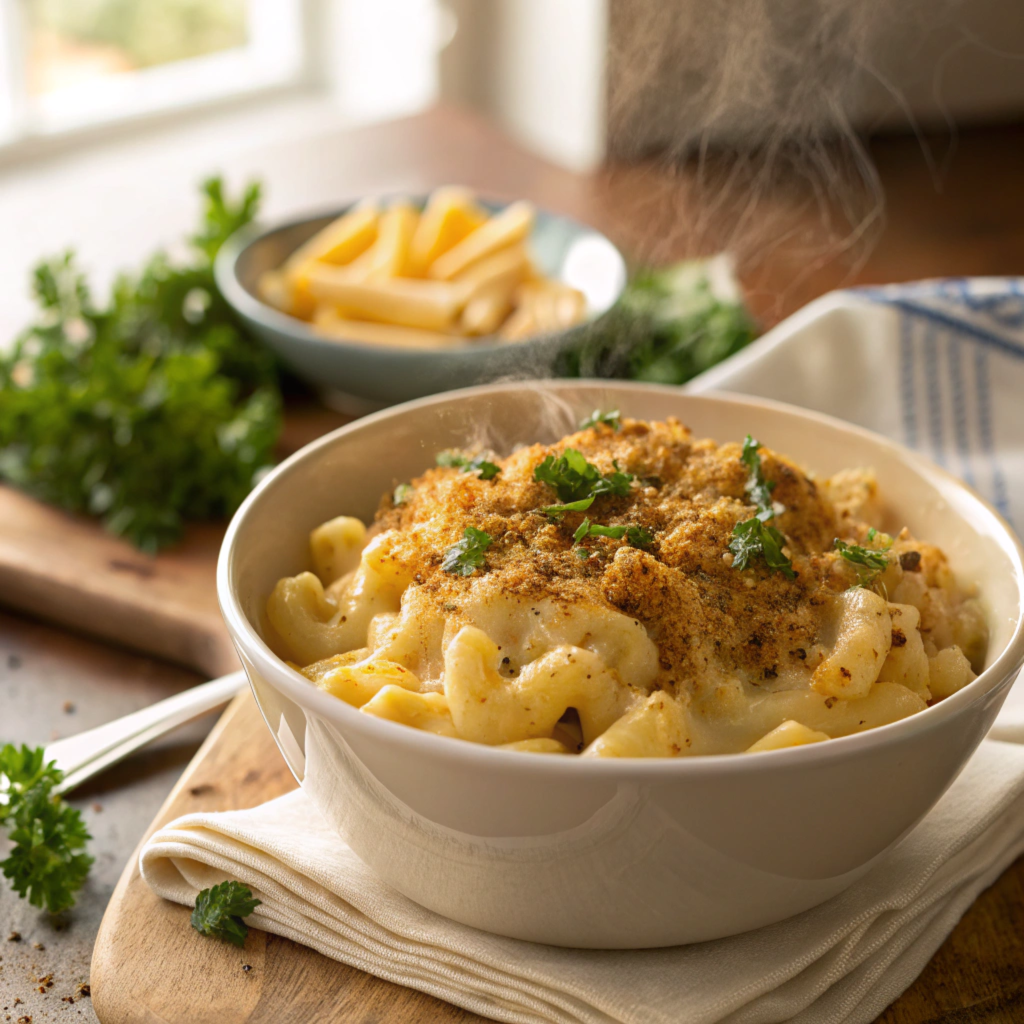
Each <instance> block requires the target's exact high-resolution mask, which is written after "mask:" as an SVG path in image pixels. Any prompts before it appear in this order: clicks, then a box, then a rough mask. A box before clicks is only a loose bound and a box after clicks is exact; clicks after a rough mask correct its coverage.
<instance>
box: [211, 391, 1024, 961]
mask: <svg viewBox="0 0 1024 1024" xmlns="http://www.w3.org/2000/svg"><path fill="white" fill-rule="evenodd" d="M595 408H602V409H611V408H618V409H620V410H621V411H622V413H623V414H624V415H627V416H638V417H645V418H651V419H661V418H664V417H666V416H671V415H674V416H678V417H679V418H680V419H681V420H682V421H683V422H684V423H686V424H687V425H688V426H690V427H691V428H692V429H693V431H694V432H695V434H696V435H697V436H698V437H712V438H715V439H717V440H719V441H726V440H738V439H740V438H742V437H743V436H744V435H745V434H746V433H748V432H750V433H753V434H755V435H756V436H757V437H758V438H759V439H760V440H761V441H763V442H764V443H765V444H767V445H769V446H770V447H772V448H775V449H777V450H779V451H782V452H785V453H786V454H788V455H790V456H792V457H793V458H794V459H796V460H797V461H798V462H800V463H802V464H804V465H806V466H808V467H810V468H812V469H814V470H815V471H817V472H818V473H819V474H822V475H828V474H832V473H834V472H836V471H837V470H840V469H843V468H849V467H857V466H871V467H874V469H875V471H876V473H877V475H878V481H879V485H880V490H881V494H882V496H883V499H884V501H885V503H886V505H887V507H888V509H889V511H890V513H891V520H892V521H891V522H889V523H883V524H881V525H883V527H884V526H889V527H890V528H898V526H900V525H903V524H904V523H905V524H906V525H908V526H909V527H910V529H911V530H912V531H913V532H914V533H915V534H917V535H918V536H919V537H922V538H926V539H927V540H929V541H931V542H933V543H935V544H938V545H939V546H941V547H942V548H943V549H944V550H945V551H946V553H947V555H948V556H949V560H950V563H951V565H952V567H953V569H954V571H955V572H956V573H957V575H958V577H959V578H960V579H961V580H962V581H964V582H976V583H977V584H978V586H979V587H980V591H981V594H982V595H983V599H984V602H985V605H986V608H987V616H988V625H989V630H990V642H989V649H988V655H987V659H986V667H985V670H984V671H983V672H982V673H981V674H980V675H979V676H978V678H977V679H975V680H974V681H973V682H972V683H970V684H969V685H968V686H966V687H964V688H963V689H962V690H960V691H959V692H958V693H956V694H954V695H953V696H951V697H949V698H947V699H946V700H944V701H942V702H941V703H938V704H936V705H935V706H934V707H931V708H928V709H927V710H926V711H923V712H921V713H920V714H917V715H913V716H911V717H910V718H906V719H904V720H902V721H899V722H895V723H893V724H891V725H886V726H883V727H882V728H879V729H874V730H871V731H869V732H864V733H860V734H857V735H853V736H847V737H844V738H842V739H834V740H830V741H828V742H826V743H816V744H812V745H809V746H805V747H798V748H792V749H788V750H779V751H773V752H769V753H762V754H734V755H720V756H714V757H684V758H665V759H609V760H599V759H591V758H578V757H555V756H543V755H531V754H523V753H517V752H513V751H506V750H498V749H492V748H490V747H486V746H481V745H478V744H474V743H468V742H462V741H459V740H452V739H447V738H444V737H440V736H435V735H432V734H429V733H425V732H421V731H418V730H415V729H411V728H408V727H405V726H402V725H399V724H396V723H393V722H388V721H384V720H382V719H379V718H374V717H371V716H370V715H364V714H363V713H362V712H360V711H358V710H357V709H355V708H353V707H350V706H349V705H347V704H344V703H342V702H341V701H339V700H337V699H336V698H334V697H331V696H329V695H328V694H326V693H323V692H322V691H320V690H318V689H317V688H316V687H314V686H313V685H312V684H311V683H309V682H308V681H307V680H306V679H305V678H304V677H303V676H301V675H300V674H299V673H298V672H296V671H295V670H293V669H291V668H289V667H288V666H287V665H286V664H285V663H284V662H283V661H281V659H279V658H278V657H276V656H275V655H274V654H273V653H272V652H271V650H270V648H269V647H268V646H267V645H266V644H265V643H264V641H263V639H262V637H261V630H262V629H263V621H264V618H263V617H264V607H265V604H266V599H267V596H268V594H269V593H270V591H271V589H272V588H273V586H274V584H275V582H276V581H277V579H278V578H279V577H281V576H284V575H292V574H294V573H297V572H299V571H301V570H304V569H308V568H310V561H309V543H308V536H309V531H310V530H311V529H312V528H313V527H315V526H316V525H318V524H319V523H320V522H322V521H324V520H326V519H329V518H331V517H332V516H336V515H339V514H342V513H344V514H349V515H355V516H360V517H362V518H363V519H366V520H369V519H370V518H372V516H373V513H374V511H375V509H376V508H377V503H378V500H379V496H380V494H381V493H383V492H384V491H387V490H388V489H390V488H391V487H392V486H393V485H394V484H395V482H396V481H400V480H407V479H409V478H410V477H412V476H415V475H416V474H418V473H419V472H421V471H422V470H423V469H424V468H425V467H427V466H429V465H431V464H432V462H433V456H434V454H435V453H436V452H437V451H438V450H439V449H442V448H449V447H458V446H460V445H462V444H465V443H467V442H471V441H475V442H477V443H479V442H480V441H481V439H483V440H485V441H486V442H487V443H489V444H490V445H491V446H492V447H493V448H494V449H495V450H497V451H499V452H508V451H510V450H511V449H512V447H513V445H515V444H516V443H519V442H527V443H529V442H533V441H547V442H550V441H553V440H556V439H557V438H559V437H560V436H562V435H563V434H564V433H565V432H567V431H569V430H571V429H573V427H574V425H575V424H576V423H577V422H578V421H579V419H580V418H581V417H582V416H584V415H586V414H587V413H589V412H590V411H591V410H593V409H595ZM482 430H483V431H485V432H486V436H483V435H482ZM1022 554H1024V553H1022V551H1021V548H1020V545H1019V543H1018V542H1017V540H1016V539H1015V538H1014V536H1013V534H1012V532H1011V531H1010V529H1009V527H1008V526H1007V524H1006V523H1005V522H1004V521H1003V520H1002V519H1001V518H1000V517H999V515H998V514H997V513H996V512H995V511H993V510H992V509H991V508H990V507H989V506H988V505H986V504H985V503H984V502H983V501H982V500H981V499H980V498H978V497H977V496H976V495H975V494H974V493H973V492H971V491H970V490H968V489H967V488H966V487H965V486H964V485H963V484H962V483H961V482H960V481H959V480H957V479H955V478H954V477H952V476H950V475H949V474H948V473H946V472H944V471H943V470H940V469H938V468H937V467H935V466H933V465H931V464H930V463H927V462H925V461H924V460H922V459H921V458H919V457H918V456H916V455H913V454H912V453H910V452H908V451H906V450H905V449H903V448H900V447H899V446H897V445H894V444H892V443H891V442H889V441H886V440H885V439H883V438H880V437H877V436H875V435H873V434H870V433H868V432H867V431H864V430H861V429H859V428H856V427H851V426H849V425H848V424H844V423H841V422H839V421H838V420H833V419H830V418H828V417H826V416H822V415H820V414H816V413H808V412H805V411H802V410H798V409H795V408H792V407H789V406H785V405H781V404H778V403H773V402H768V401H765V400H758V399H750V398H740V397H731V396H722V395H718V396H710V395H707V396H694V395H687V394H684V393H682V392H680V391H679V390H677V389H674V388H665V387H657V386H653V385H642V384H625V383H598V382H578V383H568V382H548V383H544V384H537V385H535V386H530V387H526V386H523V385H507V384H502V385H492V386H488V387H481V388H474V389H470V390H466V391H461V392H458V393H454V394H448V395H445V396H443V397H436V398H430V399H424V400H421V401H417V402H412V403H409V404H407V405H405V406H402V407H401V408H397V409H393V410H388V411H385V412H381V413H377V414H376V415H373V416H369V417H367V418H366V419H363V420H359V421H357V422H355V423H353V424H351V425H350V426H347V427H343V428H342V429H341V430H338V431H335V432H334V433H332V434H329V435H327V436H326V437H324V438H322V439H320V440H318V441H316V442H314V443H313V444H311V445H309V446H308V447H306V448H304V449H303V450H302V451H300V452H299V453H298V454H296V455H294V456H292V458H290V459H289V460H288V461H287V462H285V463H283V464H282V465H281V466H279V467H278V468H277V469H276V470H274V472H272V473H271V474H270V475H269V476H268V477H267V478H266V479H265V480H264V481H263V482H262V483H261V484H260V486H259V487H257V488H256V490H255V491H254V492H253V493H252V494H251V495H250V497H249V498H248V499H247V500H246V502H245V503H244V504H243V505H242V507H241V509H240V510H239V511H238V513H237V514H236V516H235V518H234V520H233V521H232V523H231V526H230V528H229V529H228V533H227V537H226V538H225V541H224V546H223V549H222V550H221V556H220V563H219V566H218V574H217V586H218V592H219V595H220V603H221V608H222V610H223V613H224V617H225V619H226V621H227V625H228V629H229V631H230V633H231V636H232V639H233V640H234V643H235V645H236V647H237V649H238V653H239V656H240V657H241V659H242V663H243V664H244V666H245V669H246V672H247V673H248V675H249V679H250V681H251V683H252V687H253V691H254V693H255V695H256V699H257V700H258V701H259V704H260V707H261V709H262V711H263V715H264V717H265V718H266V721H267V724H268V725H269V727H270V729H271V731H272V732H273V734H274V736H275V738H276V739H277V743H278V745H279V747H280V749H281V751H282V753H283V754H284V756H285V758H286V759H287V761H288V763H289V765H290V766H291V769H292V771H293V772H294V773H295V775H296V777H297V778H298V779H299V781H300V782H301V784H302V786H303V789H304V790H305V791H306V792H307V793H308V794H309V797H310V799H311V800H312V801H313V803H314V804H315V805H316V806H317V808H318V809H319V810H320V811H321V813H322V814H323V815H324V817H325V819H326V820H327V821H329V822H331V823H332V824H333V825H334V827H335V828H336V829H337V830H338V832H339V834H340V835H341V836H342V837H343V838H344V840H345V842H347V843H348V844H349V845H350V846H351V848H352V849H353V850H354V851H355V852H356V853H357V854H358V855H359V856H360V857H361V858H362V859H363V860H364V861H365V862H366V863H367V864H368V865H369V866H370V867H371V868H373V870H374V871H376V872H377V873H378V874H379V875H380V877H381V878H383V879H384V880H385V881H387V882H388V883H389V884H390V885H392V886H394V887H395V888H396V889H398V890H399V891H400V892H402V893H404V894H405V895H406V896H408V897H410V898H411V899H413V900H415V901H416V902H417V903H420V904H422V905H423V906H425V907H429V908H430V909H431V910H434V911H437V912H438V913H440V914H443V915H445V916H447V917H450V918H453V919H455V920H457V921H461V922H463V923H465V924H468V925H472V926H474V927H477V928H482V929H485V930H487V931H491V932H497V933H499V934H501V935H508V936H513V937H516V938H521V939H530V940H534V941H537V942H546V943H553V944H556V945H565V946H585V947H596V948H616V947H619V948H638V947H646V946H665V945H674V944H678V943H686V942H696V941H700V940H704V939H714V938H718V937H722V936H726V935H732V934H735V933H737V932H742V931H746V930H748V929H751V928H757V927H760V926H762V925H765V924H769V923H771V922H773V921H778V920H781V919H783V918H786V917H789V916H790V915H793V914H796V913H799V912H800V911H803V910H806V909H808V908H809V907H813V906H815V905H817V904H819V903H821V902H823V901H824V900H827V899H829V898H830V897H831V896H834V895H835V894H836V893H838V892H841V891H842V890H843V889H845V888H846V887H847V886H849V885H850V884H851V883H852V882H854V881H856V880H857V879H858V878H860V877H861V876H862V875H863V874H864V873H865V872H866V871H868V870H869V869H870V868H871V866H872V865H873V864H875V863H876V861H877V860H878V859H879V858H880V857H882V856H884V855H885V853H886V851H888V850H889V849H891V848H892V846H894V845H895V844H896V843H898V842H899V841H900V839H902V838H903V837H904V836H905V835H906V834H907V833H908V832H909V831H910V830H911V829H912V828H913V827H914V825H915V824H917V822H918V821H920V819H921V818H922V817H923V816H924V815H925V814H927V812H928V811H929V810H930V809H931V807H932V806H933V805H934V804H935V802H936V800H938V798H939V797H940V796H941V795H942V793H943V792H944V791H945V789H946V788H947V787H948V786H949V784H950V783H951V782H952V781H953V779H954V778H956V776H957V774H958V773H959V772H960V770H961V768H963V766H964V764H965V763H966V762H967V759H968V758H969V757H970V756H971V754H972V753H973V751H974V750H975V748H976V747H977V746H978V744H979V743H980V742H981V740H982V738H983V737H984V736H985V734H986V732H987V731H988V729H989V727H990V726H991V724H992V722H993V719H994V718H995V716H996V713H997V712H998V711H999V708H1000V705H1001V704H1002V703H1003V699H1004V697H1005V696H1006V693H1007V691H1008V690H1009V688H1010V685H1011V683H1012V681H1013V679H1014V677H1015V675H1016V673H1017V670H1018V669H1019V667H1020V665H1021V663H1022V661H1024V628H1022V613H1021V600H1022V594H1024V565H1022Z"/></svg>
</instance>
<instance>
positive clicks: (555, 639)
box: [266, 420, 987, 757]
mask: <svg viewBox="0 0 1024 1024" xmlns="http://www.w3.org/2000/svg"><path fill="white" fill-rule="evenodd" d="M568 440H569V439H567V441H568ZM571 444H572V445H580V448H581V449H583V448H585V447H586V445H590V448H589V449H587V452H586V453H584V452H583V451H582V450H577V451H576V452H575V454H574V456H573V459H572V460H570V459H568V450H569V449H568V448H561V447H556V448H555V450H551V449H550V448H545V447H544V446H534V447H533V448H523V449H521V450H519V451H517V452H516V453H514V454H513V455H511V456H509V457H508V458H507V459H504V460H502V459H501V458H500V456H497V455H492V454H491V453H488V455H487V456H486V457H485V456H480V458H477V457H475V456H473V455H472V453H465V458H464V459H462V458H461V456H460V457H459V458H456V457H455V456H456V455H457V454H458V453H453V457H452V458H451V459H448V460H444V461H445V467H444V468H442V469H438V470H430V471H428V472H427V473H426V474H424V476H423V477H420V478H418V479H415V480H413V481H412V482H411V484H409V485H408V487H407V488H406V489H405V490H404V491H403V492H402V496H401V499H400V500H399V499H398V498H397V497H396V499H395V500H392V501H385V502H384V503H383V504H382V508H381V513H380V515H379V518H378V526H379V527H386V528H383V529H381V532H379V533H378V534H377V535H376V536H374V537H372V539H370V540H369V542H367V536H368V531H367V529H366V527H365V526H364V524H363V523H362V522H361V521H360V520H358V519H354V518H352V517H350V516H338V517H335V518H334V519H331V520H329V521H327V522H325V523H323V524H321V525H320V526H318V527H317V528H316V529H315V530H313V531H312V533H311V534H310V538H309V545H310V546H309V557H310V564H311V565H312V567H313V569H314V570H315V571H314V572H302V573H299V574H298V575H296V576H293V577H287V578H284V579H281V580H279V581H278V583H277V586H276V587H275V588H274V590H273V593H272V594H271V595H270V597H269V599H268V602H267V609H266V612H267V620H268V621H269V623H270V625H271V626H272V627H273V630H274V633H275V634H276V635H274V636H271V637H270V639H271V640H272V642H273V643H274V644H275V645H276V646H277V647H278V648H279V649H281V650H282V652H283V653H287V655H288V656H289V657H291V658H292V659H293V660H294V661H295V662H297V663H298V664H299V665H302V666H305V667H304V668H301V669H300V671H302V672H303V674H304V675H305V676H306V677H307V678H308V679H309V680H310V681H311V682H312V683H314V684H315V685H316V686H318V687H319V688H321V689H322V690H323V691H324V692H326V693H329V694H331V695H333V696H335V697H337V698H338V699H339V700H342V701H344V702H346V703H348V704H350V705H352V706H353V707H355V708H358V709H360V710H361V712H362V713H365V714H368V715H373V716H375V717H378V718H383V719H387V720H388V721H393V722H398V723H401V724H404V725H407V726H410V727H412V728H417V729H421V730H424V731H427V732H431V733H434V734H436V735H440V736H445V737H455V738H460V739H464V740H470V741H473V742H477V743H484V744H488V745H491V746H495V747H501V748H504V749H508V750H516V751H521V752H532V753H558V754H569V753H577V752H581V753H582V755H583V756H586V757H676V756H689V755H703V754H718V753H741V752H744V751H749V752H752V753H758V752H761V751H766V750H778V749H783V748H786V747H793V746H800V745H804V744H808V743H819V742H823V741H825V740H827V739H831V738H836V737H841V736H848V735H850V734H853V733H857V732H861V731H864V730H867V729H873V728H876V727H878V726H882V725H886V724H888V723H891V722H895V721H898V720H900V719H903V718H906V717H908V716H910V715H913V714H916V713H919V712H921V711H923V710H925V709H926V707H927V706H928V704H929V703H934V702H935V701H937V700H943V699H945V698H946V697H949V696H951V695H952V694H954V693H955V692H956V691H957V690H959V689H961V688H962V687H963V686H966V685H967V684H968V683H969V682H970V681H971V680H972V679H973V678H974V677H975V672H978V671H981V670H982V667H983V665H984V656H985V649H986V644H987V625H986V618H985V613H984V610H983V608H982V606H981V604H980V602H979V601H978V600H977V599H976V598H975V597H973V596H971V592H970V591H964V590H961V589H960V588H958V587H957V585H956V581H955V579H954V576H953V573H952V571H951V569H950V567H949V565H948V563H947V561H946V558H945V556H944V555H943V553H942V551H940V550H939V549H938V548H936V547H934V546H933V545H929V544H926V543H923V542H919V541H917V540H915V539H914V538H912V537H911V536H910V534H909V532H908V531H906V530H904V531H903V532H901V533H900V534H899V535H898V536H895V537H888V536H886V535H885V534H881V535H879V533H878V531H877V530H873V529H870V526H869V523H868V522H865V521H864V519H865V518H867V519H873V518H875V517H877V516H880V515H881V506H880V504H879V493H878V486H877V483H876V481H875V479H874V476H873V475H872V473H871V472H870V471H865V470H850V471H848V472H843V473H839V474H836V475H835V476H833V477H832V478H830V479H829V480H824V481H820V482H819V483H818V484H815V482H814V481H813V480H811V479H810V478H809V477H808V476H807V474H806V473H805V472H804V471H802V470H800V469H799V467H798V466H796V465H795V464H794V463H792V462H790V461H789V460H786V459H785V457H784V456H781V455H778V454H777V453H770V452H767V450H763V451H764V456H763V458H764V460H765V461H764V462H763V463H762V468H761V470H755V471H754V472H753V474H752V473H751V468H750V454H751V453H750V448H749V442H748V444H747V445H745V446H744V447H742V448H741V446H739V445H737V444H733V445H722V446H716V445H715V444H714V442H711V441H694V440H693V439H692V438H691V437H690V435H689V433H688V432H687V431H686V430H685V428H683V427H682V426H681V425H680V424H678V423H676V422H674V421H672V422H669V423H667V424H645V423H641V422H637V421H632V425H630V424H629V423H627V422H626V421H623V422H622V424H620V425H618V426H615V427H613V426H612V425H611V424H610V422H608V423H606V422H605V421H604V420H600V422H598V423H596V425H595V426H593V427H592V428H587V429H586V430H583V431H581V433H580V434H577V435H574V438H573V439H572V441H571ZM754 444H755V446H756V442H754ZM756 448H758V449H759V448H760V446H756ZM563 453H564V454H563ZM591 456H592V457H593V458H594V459H595V460H596V461H595V462H594V463H589V459H590V457H591ZM759 457H761V456H759ZM491 458H493V459H496V460H498V462H500V463H501V464H500V465H498V464H497V463H492V462H490V461H489V460H490V459H491ZM480 459H486V460H485V461H482V462H481V461H480ZM563 460H564V466H565V467H568V468H571V469H572V472H573V473H576V474H577V475H578V476H580V479H581V480H582V479H586V480H589V481H591V482H594V481H601V480H603V481H604V484H602V487H604V488H606V489H604V490H601V491H599V492H598V493H595V494H593V495H591V496H590V497H589V504H587V508H586V509H581V510H578V511H574V510H573V509H572V508H571V506H570V507H569V508H566V509H565V510H562V509H551V508H548V507H546V506H544V505H543V504H541V505H538V502H544V501H550V500H551V499H552V497H553V496H554V495H555V494H558V496H559V497H562V494H561V490H560V488H561V486H562V485H565V484H566V480H568V481H569V482H571V479H570V478H569V477H567V478H566V480H562V481H561V482H560V484H557V485H556V484H552V483H550V482H549V480H551V479H558V475H559V474H562V473H563V472H565V473H568V471H569V470H568V468H559V467H561V466H562V461H563ZM581 460H582V462H581ZM620 460H621V461H620ZM449 463H450V464H449ZM588 465H589V468H588ZM478 466H479V467H481V468H480V469H479V471H477V469H476V467H478ZM542 467H544V473H545V474H547V476H546V477H543V474H541V475H538V474H539V471H540V470H541V468H542ZM627 470H628V472H627ZM758 472H767V473H768V474H769V475H768V476H767V477H766V478H765V481H764V482H766V483H767V484H768V485H769V487H768V493H770V494H771V495H772V503H773V506H772V507H773V513H774V516H775V518H773V520H772V522H773V524H774V527H775V528H777V529H778V530H779V531H781V532H782V533H783V535H784V539H785V542H786V546H785V548H784V550H783V554H782V557H783V558H784V559H787V560H789V561H790V562H791V565H792V569H793V572H792V573H785V574H780V573H779V571H778V566H776V565H774V564H769V563H768V558H767V553H766V552H762V553H761V554H760V555H759V554H758V552H757V551H756V550H753V551H752V552H750V553H748V555H747V557H746V558H745V562H746V564H745V565H744V564H740V563H739V561H738V560H737V559H735V558H734V557H733V556H734V554H735V552H733V551H732V542H731V541H730V540H729V538H730V537H734V536H735V527H736V526H737V525H740V524H741V523H742V522H743V521H744V517H746V516H749V514H750V506H749V505H748V504H747V501H748V500H749V499H751V498H752V497H753V491H752V490H751V486H752V485H751V483H750V481H751V479H752V478H753V477H756V476H757V474H758ZM542 477H543V478H542ZM743 480H746V481H747V483H746V487H745V489H744V487H743V483H742V481H743ZM573 486H575V484H573ZM580 486H583V485H580ZM595 486H596V484H595ZM538 488H540V492H539V491H538ZM397 494H398V492H396V495H397ZM762 497H763V495H762ZM758 500H759V501H760V500H761V499H758ZM576 504H580V502H577V503H576ZM591 506H592V507H591ZM584 512H585V513H586V518H584V516H583V513H584ZM570 513H571V516H570ZM572 517H575V518H572ZM470 524H471V525H472V529H470V528H468V527H469V525H470ZM495 524H497V525H495ZM641 524H643V525H642V526H641ZM488 531H492V532H490V533H489V532H488ZM837 533H838V534H839V535H840V536H841V537H843V538H844V540H843V541H842V543H839V542H837V541H835V537H836V535H837ZM481 538H482V540H481ZM482 541H486V543H482ZM474 545H475V546H474ZM455 556H458V557H455ZM762 556H763V557H762ZM453 559H454V561H453ZM463 559H465V560H464V561H463ZM278 641H280V642H279V643H278Z"/></svg>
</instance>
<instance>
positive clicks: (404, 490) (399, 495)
mask: <svg viewBox="0 0 1024 1024" xmlns="http://www.w3.org/2000/svg"><path fill="white" fill-rule="evenodd" d="M415 490H416V489H415V488H414V487H413V486H412V484H399V485H398V486H397V487H396V488H395V493H394V494H392V495H391V501H392V504H394V505H404V504H405V503H406V502H407V501H409V500H410V499H411V498H412V496H413V494H414V493H415Z"/></svg>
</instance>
